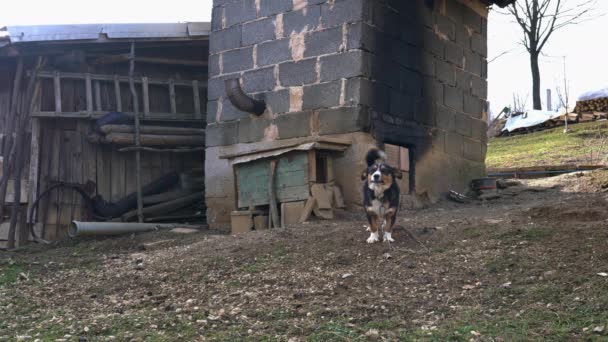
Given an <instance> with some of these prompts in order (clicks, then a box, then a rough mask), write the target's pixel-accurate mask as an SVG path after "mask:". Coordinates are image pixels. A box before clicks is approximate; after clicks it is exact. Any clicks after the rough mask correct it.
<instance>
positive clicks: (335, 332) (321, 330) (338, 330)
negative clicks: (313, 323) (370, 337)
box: [306, 323, 366, 342]
mask: <svg viewBox="0 0 608 342" xmlns="http://www.w3.org/2000/svg"><path fill="white" fill-rule="evenodd" d="M306 340H307V341H309V342H324V341H365V340H366V339H365V338H364V337H363V336H361V334H359V333H358V332H357V331H356V330H355V329H354V328H351V327H348V326H346V325H344V324H341V323H323V324H321V325H320V326H319V327H318V329H317V330H316V331H315V332H314V333H313V334H311V335H310V336H308V338H307V339H306Z"/></svg>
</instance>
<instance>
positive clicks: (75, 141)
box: [38, 119, 204, 240]
mask: <svg viewBox="0 0 608 342" xmlns="http://www.w3.org/2000/svg"><path fill="white" fill-rule="evenodd" d="M92 125H93V121H90V120H87V119H42V122H41V127H42V129H41V131H42V134H41V135H42V136H41V142H42V143H41V158H40V178H39V189H40V191H39V192H42V191H44V190H45V189H47V188H48V187H49V185H50V184H52V183H53V182H57V181H63V182H72V183H80V184H84V183H86V182H87V181H88V180H91V181H93V182H95V183H96V184H97V193H98V194H99V195H101V196H102V197H103V198H104V199H105V200H108V201H112V202H115V201H117V200H119V199H121V198H123V197H125V196H126V195H128V194H129V193H131V192H134V191H135V161H134V160H135V159H134V157H133V153H122V152H118V150H117V147H114V146H108V145H97V144H92V143H90V142H89V141H88V140H87V136H88V134H89V133H90V132H91V131H92ZM203 160H204V158H203V155H202V153H183V154H171V153H148V152H143V153H142V183H143V184H144V185H145V184H148V183H149V182H151V181H153V180H154V179H157V178H159V177H161V176H163V175H165V174H167V173H170V172H173V171H178V172H179V171H183V170H188V169H192V168H202V167H203ZM39 208H40V210H39V211H38V222H44V228H43V229H44V238H46V239H49V240H57V239H62V238H65V236H66V235H67V226H68V225H69V223H70V222H71V221H73V220H81V219H89V218H87V217H84V216H83V215H84V214H85V212H86V210H85V209H86V208H85V206H84V204H83V203H82V200H81V197H80V195H78V194H77V193H76V192H74V191H71V190H57V191H53V192H52V193H51V194H50V196H48V197H46V199H45V200H43V201H41V203H40V207H39Z"/></svg>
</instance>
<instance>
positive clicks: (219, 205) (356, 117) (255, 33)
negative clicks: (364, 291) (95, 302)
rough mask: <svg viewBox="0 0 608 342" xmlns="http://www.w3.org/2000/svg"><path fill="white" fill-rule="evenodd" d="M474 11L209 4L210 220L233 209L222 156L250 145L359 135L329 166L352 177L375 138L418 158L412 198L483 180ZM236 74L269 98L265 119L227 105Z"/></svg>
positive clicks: (481, 55)
mask: <svg viewBox="0 0 608 342" xmlns="http://www.w3.org/2000/svg"><path fill="white" fill-rule="evenodd" d="M471 1H473V2H475V1H476V0H470V1H467V2H468V3H470V2H471ZM480 7H481V8H483V6H477V11H476V10H473V9H471V8H470V7H468V6H467V5H464V4H463V3H462V2H460V0H434V1H428V0H408V1H405V0H214V7H213V21H212V30H213V32H212V34H211V37H210V58H209V63H210V64H209V85H208V110H207V123H208V126H207V139H206V140H207V153H206V163H205V167H206V203H207V206H208V208H209V209H208V212H207V215H208V221H209V223H210V224H211V225H212V226H218V225H221V224H222V223H227V222H228V220H229V211H230V210H233V209H234V190H233V189H234V184H233V179H232V170H231V168H230V165H229V164H228V163H227V162H226V161H225V160H220V159H219V157H218V156H219V155H220V154H221V153H233V152H235V151H238V150H241V149H243V148H244V146H246V145H247V144H252V143H259V142H266V141H273V140H284V139H294V138H299V137H307V136H315V135H341V134H350V133H354V132H357V134H354V135H352V136H353V137H356V138H353V141H356V144H357V147H356V148H353V149H352V151H351V152H352V153H351V152H349V153H348V156H346V157H345V158H344V160H343V161H338V163H337V164H336V166H337V167H338V168H339V169H343V170H353V169H354V168H357V170H356V171H357V172H356V174H357V175H358V173H359V171H360V170H359V169H358V168H360V167H361V165H360V164H361V162H356V161H357V160H361V159H362V154H363V153H364V151H365V150H366V149H367V147H366V146H368V145H371V142H373V141H374V140H375V141H377V142H379V143H383V142H388V143H393V144H400V145H406V146H409V147H411V148H412V149H413V151H414V155H415V157H416V176H417V177H416V184H415V188H416V191H417V192H420V193H421V194H424V193H426V194H428V195H429V197H433V196H435V197H436V196H438V194H440V193H442V192H445V191H447V190H449V189H456V190H462V189H463V188H464V186H465V185H466V183H467V182H468V180H470V179H471V178H474V177H479V176H482V175H483V172H484V164H483V160H484V159H485V143H486V142H485V123H484V121H485V119H486V114H485V111H484V107H485V106H484V103H485V97H486V96H487V95H486V93H487V85H486V50H487V47H486V38H487V21H486V19H485V16H486V14H487V13H483V11H481V12H480V11H479V8H480ZM235 77H236V78H239V79H240V80H241V82H242V86H243V89H244V91H245V92H247V93H248V94H251V95H252V96H254V97H256V98H259V99H264V100H265V101H266V103H267V105H268V107H267V110H266V112H265V113H264V114H263V115H262V116H260V117H256V116H254V115H251V114H247V113H243V112H239V111H238V110H236V109H235V108H233V106H232V105H231V104H230V102H229V101H228V100H227V99H226V97H225V94H224V80H225V79H227V78H235ZM366 134H367V136H368V138H366V137H365V135H366ZM354 151H357V153H355V152H354ZM355 154H356V155H355ZM359 154H361V155H359ZM353 162H356V163H357V164H356V165H355V167H353V166H351V164H352V163H353ZM349 163H350V164H349ZM347 164H348V165H347ZM349 166H350V167H349ZM351 178H352V181H353V182H356V178H357V177H356V176H354V174H353V177H349V178H348V179H349V181H350V179H351ZM348 185H349V188H350V187H351V186H354V185H355V184H352V185H351V184H348ZM355 188H357V189H358V188H359V184H358V183H357V184H356V187H355ZM349 196H350V195H349ZM350 197H353V198H352V200H353V201H356V199H358V196H357V194H356V193H355V192H353V194H352V196H350Z"/></svg>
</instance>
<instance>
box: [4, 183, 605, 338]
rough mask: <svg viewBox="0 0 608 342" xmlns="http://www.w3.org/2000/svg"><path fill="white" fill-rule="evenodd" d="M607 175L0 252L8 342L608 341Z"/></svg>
mask: <svg viewBox="0 0 608 342" xmlns="http://www.w3.org/2000/svg"><path fill="white" fill-rule="evenodd" d="M606 175H607V172H606V171H596V172H592V173H581V174H570V175H566V176H560V177H555V178H548V179H543V180H533V181H531V180H530V181H522V183H521V184H520V185H515V186H512V187H509V188H507V189H505V190H502V191H501V197H500V198H498V199H495V200H491V201H486V202H483V203H482V202H472V203H468V204H459V203H454V202H449V201H444V202H441V203H439V204H437V205H434V206H432V207H429V208H425V209H420V210H415V211H407V212H401V213H400V215H399V216H400V217H399V226H400V227H399V228H398V229H397V230H396V232H395V234H394V235H393V236H394V238H395V239H396V242H394V243H392V244H390V245H389V244H373V245H368V244H366V243H365V239H366V238H367V235H368V233H366V232H365V229H364V217H363V215H361V214H360V213H341V214H340V219H339V220H336V221H317V222H310V223H307V224H303V225H298V226H293V227H289V228H288V229H286V230H270V231H260V232H251V233H247V234H245V235H240V236H227V235H220V234H217V233H216V232H213V231H204V232H201V233H197V234H193V235H177V234H172V233H168V232H154V233H146V234H140V235H135V236H127V237H120V238H107V239H98V240H86V241H68V242H63V243H61V244H58V245H55V246H50V247H49V246H32V247H28V248H27V249H25V250H21V251H18V252H14V253H6V252H0V270H1V271H2V273H1V275H0V317H2V319H1V320H0V341H4V340H6V341H15V340H31V341H34V340H39V341H110V340H116V341H197V340H208V341H216V340H219V341H235V340H251V341H365V340H403V341H539V340H547V341H560V340H561V341H572V340H583V341H606V340H608V334H607V332H608V315H607V312H608V274H606V273H608V247H607V245H606V242H607V238H608V229H607V221H608V211H607V210H606V205H607V201H608V194H607V193H606V192H604V189H606V188H608V182H607V181H605V179H607V177H606Z"/></svg>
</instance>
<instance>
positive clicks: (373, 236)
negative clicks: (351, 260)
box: [367, 233, 378, 243]
mask: <svg viewBox="0 0 608 342" xmlns="http://www.w3.org/2000/svg"><path fill="white" fill-rule="evenodd" d="M374 242H378V233H371V234H370V235H369V237H368V238H367V243H374Z"/></svg>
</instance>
